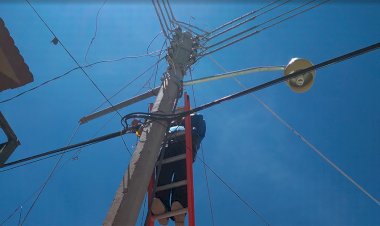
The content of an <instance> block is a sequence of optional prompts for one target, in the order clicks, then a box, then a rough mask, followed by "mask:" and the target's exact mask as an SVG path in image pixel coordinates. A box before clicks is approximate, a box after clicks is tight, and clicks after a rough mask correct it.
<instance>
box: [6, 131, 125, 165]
mask: <svg viewBox="0 0 380 226" xmlns="http://www.w3.org/2000/svg"><path fill="white" fill-rule="evenodd" d="M128 132H130V131H128V130H122V131H118V132H114V133H110V134H107V135H104V136H100V137H97V138H94V139H91V140H88V141H84V142H80V143H77V144H72V145H68V146H65V147H62V148H58V149H54V150H51V151H47V152H44V153H41V154H38V155H33V156H30V157H27V158H23V159H19V160H16V161H13V162H9V163H5V164H3V165H1V166H0V169H1V168H5V167H9V166H13V165H16V164H20V163H23V162H28V161H31V160H34V159H38V158H42V157H44V156H48V155H52V154H57V153H62V152H66V151H67V150H70V149H74V148H81V147H83V146H86V145H89V144H95V143H99V142H102V141H106V140H109V139H112V138H115V137H119V136H122V135H123V134H125V133H128Z"/></svg>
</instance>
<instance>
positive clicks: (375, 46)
mask: <svg viewBox="0 0 380 226" xmlns="http://www.w3.org/2000/svg"><path fill="white" fill-rule="evenodd" d="M378 48H380V42H378V43H375V44H373V45H370V46H367V47H364V48H361V49H358V50H355V51H352V52H349V53H346V54H344V55H341V56H338V57H335V58H332V59H329V60H326V61H323V62H321V63H319V64H316V65H314V66H311V67H308V68H305V69H302V70H299V71H296V72H292V73H291V74H289V75H286V76H283V77H279V78H277V79H274V80H271V81H269V82H266V83H262V84H260V85H257V86H254V87H252V88H248V89H245V90H243V91H240V92H237V93H234V94H231V95H228V96H225V97H223V98H220V99H218V100H215V101H212V102H209V103H206V104H204V105H202V106H199V107H196V108H194V109H191V110H189V111H186V112H181V113H177V114H159V113H146V112H135V113H130V114H127V115H125V116H124V117H123V118H122V125H124V126H125V127H128V123H127V120H128V119H130V118H144V119H153V120H173V119H176V118H182V117H184V116H186V115H189V114H192V113H194V112H197V111H201V110H204V109H207V108H210V107H213V106H215V105H217V104H220V103H223V102H225V101H230V100H232V99H235V98H238V97H241V96H244V95H247V94H249V93H253V92H257V91H259V90H262V89H264V88H268V87H270V86H273V85H276V84H278V83H281V82H284V81H288V80H290V79H292V78H295V77H297V76H300V75H302V74H305V73H308V72H310V71H312V70H317V69H321V68H323V67H326V66H329V65H332V64H336V63H339V62H342V61H345V60H348V59H351V58H354V57H357V56H360V55H363V54H365V53H368V52H371V51H374V50H376V49H378Z"/></svg>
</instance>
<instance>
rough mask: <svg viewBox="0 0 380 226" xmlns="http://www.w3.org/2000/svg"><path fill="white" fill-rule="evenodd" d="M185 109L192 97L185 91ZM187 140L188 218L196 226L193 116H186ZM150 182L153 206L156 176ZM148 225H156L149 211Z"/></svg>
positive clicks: (150, 201)
mask: <svg viewBox="0 0 380 226" xmlns="http://www.w3.org/2000/svg"><path fill="white" fill-rule="evenodd" d="M184 102H185V106H184V111H189V110H190V98H189V95H188V94H187V93H184ZM185 142H186V181H187V204H188V207H187V208H188V220H189V226H195V215H194V213H195V211H194V182H193V137H192V126H191V116H190V115H188V116H186V117H185ZM154 175H155V174H153V175H152V178H151V180H150V182H149V186H148V206H151V203H152V201H153V187H154V180H155V177H154ZM148 226H154V218H153V216H152V213H150V212H149V213H148Z"/></svg>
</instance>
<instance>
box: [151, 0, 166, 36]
mask: <svg viewBox="0 0 380 226" xmlns="http://www.w3.org/2000/svg"><path fill="white" fill-rule="evenodd" d="M152 3H153V6H154V10H155V12H156V15H157V17H158V21H159V22H160V26H161V30H162V32H163V33H164V36H165V37H166V38H167V39H170V38H169V36H168V34H167V32H166V29H165V27H164V25H163V23H162V20H161V16H160V14H159V12H158V9H157V5H156V3H155V0H152Z"/></svg>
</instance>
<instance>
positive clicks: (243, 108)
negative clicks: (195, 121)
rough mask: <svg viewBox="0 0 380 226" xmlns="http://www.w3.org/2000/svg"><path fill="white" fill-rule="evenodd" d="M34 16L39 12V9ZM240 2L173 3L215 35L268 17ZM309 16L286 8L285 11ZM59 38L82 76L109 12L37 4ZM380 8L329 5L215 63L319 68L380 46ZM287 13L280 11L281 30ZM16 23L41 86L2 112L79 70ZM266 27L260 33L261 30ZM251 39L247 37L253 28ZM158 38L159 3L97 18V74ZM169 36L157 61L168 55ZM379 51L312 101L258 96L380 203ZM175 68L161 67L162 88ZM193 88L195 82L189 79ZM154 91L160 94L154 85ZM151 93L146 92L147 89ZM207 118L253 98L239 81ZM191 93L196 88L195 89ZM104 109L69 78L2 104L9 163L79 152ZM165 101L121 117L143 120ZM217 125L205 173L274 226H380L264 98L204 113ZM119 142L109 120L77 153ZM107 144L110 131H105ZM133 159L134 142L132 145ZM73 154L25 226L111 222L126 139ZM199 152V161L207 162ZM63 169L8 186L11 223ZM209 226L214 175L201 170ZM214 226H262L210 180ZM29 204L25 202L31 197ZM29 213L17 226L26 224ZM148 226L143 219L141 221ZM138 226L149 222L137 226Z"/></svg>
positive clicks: (46, 166)
mask: <svg viewBox="0 0 380 226" xmlns="http://www.w3.org/2000/svg"><path fill="white" fill-rule="evenodd" d="M32 3H33V1H32ZM265 3H266V1H259V3H257V4H251V3H249V2H245V1H242V2H239V3H238V4H233V3H232V2H229V3H226V2H223V3H219V4H218V3H216V2H211V3H210V4H174V3H172V7H173V11H174V14H175V16H176V18H177V19H179V20H182V21H186V22H191V23H193V24H195V25H197V26H199V27H202V28H204V29H206V30H212V29H213V28H215V27H217V26H219V25H221V24H223V23H224V22H227V21H229V20H231V19H233V18H235V17H238V16H240V15H242V14H244V13H246V12H248V11H250V10H252V9H257V8H260V7H261V6H263V5H264V4H265ZM299 4H300V3H299V2H297V3H294V4H287V5H286V6H285V7H284V8H283V10H286V9H291V8H293V7H295V6H297V5H299ZM34 5H35V7H36V9H37V10H38V12H39V13H40V14H41V16H42V17H43V18H44V19H45V20H46V22H47V23H48V24H49V26H50V27H51V28H52V30H53V31H54V32H55V33H56V35H57V37H58V38H59V39H60V40H61V41H62V43H63V44H64V45H65V46H66V47H67V48H68V50H69V51H70V52H71V53H72V54H73V56H74V57H75V58H76V59H77V60H78V61H79V62H80V63H81V64H83V65H85V64H86V62H85V54H86V50H87V47H88V45H89V43H90V40H91V38H92V36H93V34H94V31H95V23H96V14H97V11H98V9H99V8H100V6H101V1H95V2H92V3H86V2H85V1H82V2H80V3H77V4H63V3H62V2H59V3H55V4H46V3H44V2H42V1H39V2H38V3H36V4H34ZM379 10H380V4H377V3H374V2H371V1H365V2H364V3H359V1H357V2H356V1H349V2H348V3H342V1H337V2H334V1H331V2H329V3H327V4H324V5H322V6H320V7H317V8H316V9H314V10H311V11H309V12H307V13H305V14H302V15H300V16H297V17H295V18H294V19H291V20H289V21H286V22H284V23H281V24H279V25H277V26H275V27H273V28H271V29H268V30H265V31H263V32H261V33H259V34H257V35H255V36H253V37H251V38H248V39H246V40H244V41H242V42H239V43H238V44H235V45H233V46H230V47H228V48H226V49H224V50H221V51H219V52H217V53H215V54H213V55H212V57H213V58H214V59H215V60H217V61H218V62H219V63H220V64H221V65H223V67H225V68H226V69H227V70H229V71H230V70H239V69H243V68H248V67H254V66H268V65H286V64H287V63H288V62H289V60H290V59H291V58H293V57H303V58H307V59H309V60H310V61H312V62H313V63H319V62H322V61H324V60H327V59H330V58H332V57H335V56H339V55H341V54H344V53H347V52H350V51H352V50H355V49H358V48H362V47H365V46H368V45H371V44H374V43H376V42H378V41H379V37H380V29H379V28H380V15H379ZM278 13H279V12H277V11H273V12H271V13H268V14H267V15H266V17H264V18H262V20H264V19H265V18H271V17H273V16H276V15H278ZM0 16H1V17H2V18H3V20H4V21H5V23H6V25H7V27H8V29H9V31H10V32H11V35H12V37H13V38H14V40H15V43H16V45H17V46H18V48H19V49H20V51H21V53H22V55H23V56H24V58H25V61H26V62H27V63H28V65H29V67H30V70H31V71H32V73H33V74H34V79H35V81H34V83H31V84H29V85H27V86H24V87H22V88H19V89H17V90H8V91H4V92H2V93H1V96H0V100H3V99H7V98H9V97H12V96H14V95H16V94H18V93H20V92H21V91H23V90H26V89H29V88H31V87H33V86H34V85H37V84H40V83H42V82H43V81H46V80H48V79H50V78H53V77H55V76H57V75H60V74H63V73H64V72H66V71H68V70H69V69H71V68H74V67H76V65H75V63H74V62H73V61H72V60H71V59H70V57H69V56H68V55H67V54H66V52H65V51H64V50H63V48H62V47H61V46H59V45H56V46H55V45H53V44H51V43H50V41H51V40H52V38H53V37H52V35H51V34H50V33H49V31H48V30H47V29H46V27H45V26H44V25H43V24H42V22H41V21H40V20H39V19H38V17H37V16H36V15H35V14H34V12H33V11H32V9H31V8H30V7H29V6H28V5H27V4H26V3H24V2H22V1H19V2H18V3H11V2H5V3H1V8H0ZM259 22H260V20H258V21H254V22H252V23H251V24H250V25H251V26H252V25H254V24H257V23H259ZM247 27H248V26H247ZM159 32H160V26H159V23H158V20H157V17H156V15H155V13H154V8H153V6H152V5H151V4H150V3H144V4H136V2H134V3H129V4H127V3H125V4H123V3H122V2H121V1H116V3H112V0H110V1H109V2H107V4H105V6H104V8H103V9H102V11H101V13H100V16H99V18H98V30H97V36H96V39H95V41H94V42H93V45H92V47H91V49H90V50H89V54H88V56H87V62H89V63H91V62H95V61H98V60H107V59H115V58H119V57H124V56H128V55H139V54H144V53H145V52H146V48H147V46H148V44H149V42H150V40H152V39H153V38H154V37H155V36H156V35H157V34H158V33H159ZM163 41H164V39H163V37H162V36H159V37H158V38H157V39H156V40H155V41H154V42H153V44H152V46H151V48H150V50H158V49H160V47H161V45H162V43H163ZM379 59H380V52H379V51H375V52H371V53H369V54H366V55H363V56H360V57H358V58H355V59H351V60H349V61H346V62H343V63H339V64H336V65H332V66H329V67H327V68H324V69H321V70H319V71H317V76H316V81H315V83H314V85H313V87H312V88H311V90H310V91H309V92H307V93H304V94H295V93H293V92H291V91H290V89H289V88H288V86H287V85H285V84H279V85H276V86H273V87H270V88H268V89H265V90H262V91H260V92H258V93H257V94H256V95H257V96H258V97H259V98H261V99H262V100H263V101H264V102H265V103H266V104H268V105H269V106H270V107H271V108H272V109H273V110H274V111H275V112H277V113H278V114H279V115H280V116H281V117H282V118H283V119H284V120H285V121H287V122H288V123H289V124H290V125H292V126H293V127H294V128H295V129H296V130H297V131H299V132H300V133H301V134H302V135H303V136H304V137H306V138H307V139H308V140H309V141H310V142H311V143H312V144H314V145H315V146H316V147H317V148H318V149H319V150H321V151H322V152H323V153H324V154H325V155H326V156H327V157H328V158H329V159H331V160H332V161H333V162H335V163H336V164H337V165H338V166H339V167H340V168H341V169H343V170H344V171H345V172H346V173H347V174H348V175H350V176H351V177H352V178H353V179H354V180H355V181H357V182H358V183H359V184H360V185H361V186H363V187H364V188H365V189H366V190H367V191H368V192H369V193H371V194H372V195H373V196H374V197H376V198H378V199H379V198H380V181H379V176H378V175H380V165H379V162H380V152H379V150H380V139H379V134H380V102H379V101H378V98H379V94H380V93H379V89H377V87H378V86H379V85H380V78H379V76H378V74H379V71H380V62H379ZM156 60H157V58H154V57H144V58H139V59H129V60H123V61H118V62H113V63H104V64H98V65H96V66H93V67H90V68H87V69H86V71H87V72H88V73H89V75H90V76H91V78H92V79H93V80H94V81H95V82H96V84H97V85H98V86H99V87H100V89H101V90H102V91H103V92H104V93H105V95H106V96H108V97H110V96H112V95H113V94H114V93H115V92H116V91H117V90H118V89H120V88H121V87H122V86H123V85H125V84H127V83H128V82H129V81H130V80H132V79H133V78H134V77H135V76H137V75H138V74H140V73H141V72H142V71H144V70H145V69H146V68H147V67H148V66H150V65H151V64H153V63H154V62H155V61H156ZM165 69H166V63H165V62H163V63H162V64H160V67H159V73H158V77H159V76H161V75H162V73H163V72H164V71H165ZM221 72H222V71H221V69H220V68H218V67H217V66H216V65H215V64H214V63H213V62H212V61H211V60H210V59H209V58H208V57H204V58H202V59H201V60H200V61H199V62H198V63H197V64H196V65H195V66H194V67H193V71H192V75H193V77H194V78H199V77H203V76H209V75H214V74H218V73H221ZM151 75H152V72H149V73H147V74H146V75H145V76H143V77H142V78H140V79H139V80H137V81H136V82H135V83H133V85H131V86H129V87H128V88H127V89H125V90H124V91H123V92H121V93H120V94H119V95H117V96H116V97H115V98H112V99H111V102H112V103H114V104H115V103H118V102H120V101H122V100H125V99H127V98H130V97H132V96H134V95H136V93H138V92H142V91H146V90H148V89H149V88H148V87H147V86H145V87H144V84H145V83H146V82H147V80H149V77H150V76H151ZM278 76H281V73H261V74H254V75H251V76H242V77H241V78H239V80H240V81H241V82H242V83H244V84H245V85H246V86H253V85H257V84H259V83H261V82H264V81H268V80H270V79H274V78H276V77H278ZM188 79H189V76H186V77H185V80H188ZM150 85H153V81H151V84H150ZM142 87H143V89H142ZM194 89H195V96H196V102H197V104H198V105H200V104H203V103H206V102H208V101H212V100H214V99H217V98H220V97H223V96H225V95H228V94H231V93H233V92H237V91H239V90H241V87H240V86H239V85H238V84H236V83H235V82H234V80H231V79H227V80H220V81H216V82H210V83H207V84H200V85H197V86H195V87H194ZM187 91H189V92H190V93H191V89H189V88H187ZM103 101H104V98H103V97H102V96H101V95H100V93H99V92H98V91H97V90H96V89H95V88H94V87H93V86H92V84H91V83H90V82H89V80H88V79H87V78H86V77H85V75H84V74H83V73H82V72H81V71H79V70H77V71H74V72H72V73H70V74H69V75H67V76H66V77H64V78H62V79H60V80H57V81H55V82H52V83H50V84H49V85H47V86H44V87H42V88H40V89H38V90H35V91H33V92H30V93H28V94H26V95H23V96H21V97H19V98H17V99H15V100H13V101H11V102H7V103H2V104H0V105H1V106H0V109H1V111H2V113H3V114H4V115H5V117H6V118H7V120H8V121H9V123H10V124H11V126H12V128H13V129H14V131H15V133H16V134H17V136H18V138H19V139H20V141H21V143H22V145H21V146H19V147H18V148H17V150H16V151H15V152H14V154H13V156H12V158H11V159H10V160H16V159H19V158H23V157H27V156H30V155H34V154H38V153H41V152H43V151H47V150H50V149H54V148H57V147H61V146H64V145H65V144H67V142H68V140H69V137H70V136H71V134H72V133H73V130H74V129H75V128H76V127H77V124H78V120H79V119H80V118H81V117H83V116H84V115H87V114H89V113H91V112H92V111H93V110H94V109H95V108H97V107H98V106H99V105H100V104H101V103H102V102H103ZM152 101H153V99H150V100H147V101H144V102H142V103H139V104H136V105H133V106H130V107H128V108H126V109H123V110H121V111H120V112H121V113H122V114H127V113H131V112H135V111H145V110H146V109H147V105H148V103H149V102H152ZM202 114H203V115H204V117H205V119H206V121H207V134H206V138H205V139H204V141H203V149H204V155H205V161H206V163H207V164H208V165H209V166H210V167H211V168H212V169H213V170H214V171H215V172H217V173H218V174H219V175H220V176H221V177H222V178H223V179H224V180H225V181H226V182H227V183H228V184H229V185H230V186H231V187H232V188H233V189H234V190H236V191H237V192H238V193H239V194H240V195H241V197H243V198H244V199H245V200H246V201H247V202H248V203H250V204H251V205H252V206H253V207H254V208H255V209H256V210H257V211H259V212H260V213H261V214H262V215H263V216H264V217H265V219H266V220H267V221H268V222H269V223H270V224H271V225H380V208H379V206H378V205H376V204H375V203H374V202H373V201H371V200H370V199H369V198H368V197H367V196H365V195H364V194H363V193H362V192H360V191H359V190H358V189H357V188H356V187H355V186H353V185H352V184H351V183H350V182H349V181H348V180H346V179H345V178H344V177H343V176H342V175H340V174H339V173H337V172H336V170H334V169H333V168H332V167H330V166H329V165H328V164H326V162H324V161H323V160H322V159H321V158H319V157H318V156H317V155H316V154H315V153H314V152H313V151H312V150H311V149H310V148H309V147H308V146H307V145H305V143H303V142H302V141H301V140H300V139H299V138H298V137H297V136H295V135H294V134H293V133H292V132H291V131H289V129H287V128H286V127H285V126H283V125H282V124H281V123H280V122H279V121H278V120H277V119H276V118H274V117H273V115H271V114H270V113H269V112H268V111H267V110H266V109H265V108H263V106H262V105H260V104H259V103H258V102H257V101H256V100H255V99H254V98H253V97H252V96H245V97H242V98H239V99H236V100H234V101H231V102H228V103H224V104H222V105H218V106H216V107H213V108H211V109H207V110H205V111H203V112H202ZM119 129H121V125H120V119H119V117H118V116H112V115H110V116H107V117H104V118H101V119H98V120H96V121H93V122H90V123H88V124H85V125H83V126H81V127H80V128H79V130H78V133H77V135H76V136H75V137H74V138H73V142H79V141H82V140H85V139H89V138H91V137H93V136H94V134H96V133H97V134H98V135H102V134H106V133H109V132H113V131H116V130H119ZM99 131H100V132H99ZM126 140H127V144H128V146H129V148H130V149H133V145H134V144H135V142H136V137H134V136H132V135H131V136H127V137H126ZM72 155H73V154H72V153H71V154H68V155H65V156H64V158H65V160H64V161H63V162H64V163H65V164H64V166H63V167H60V169H59V170H58V171H57V173H56V174H55V176H54V177H53V179H52V180H51V181H50V183H49V184H48V186H47V188H46V190H45V191H44V193H42V195H41V197H40V199H39V200H38V202H37V203H36V205H35V207H34V208H33V210H32V212H31V213H30V215H29V216H28V218H27V220H26V221H25V225H63V226H65V225H100V224H101V223H102V221H103V219H104V217H105V215H106V212H107V211H108V208H109V206H110V204H111V201H112V198H113V196H114V194H115V192H116V189H117V187H118V185H119V182H120V180H121V177H122V175H123V172H124V170H125V169H126V167H127V165H128V162H129V159H130V156H129V154H128V152H127V151H126V150H125V147H124V145H123V143H122V141H121V139H120V138H116V139H114V140H110V141H107V142H104V143H101V144H97V145H94V146H91V147H89V148H86V149H83V151H82V152H81V153H80V155H79V158H78V160H76V161H71V160H70V158H71V157H72ZM198 156H201V155H200V152H199V155H198ZM56 161H57V158H51V159H49V160H44V161H41V162H38V163H36V164H31V165H27V166H24V167H20V168H17V169H14V170H11V171H7V172H2V173H0V200H1V202H0V220H1V221H2V220H4V219H5V218H6V217H7V216H9V214H11V213H12V212H13V211H14V210H15V209H16V208H17V207H18V206H20V205H21V204H22V205H23V212H22V216H24V215H25V212H26V210H27V209H28V208H29V207H30V205H31V203H32V202H31V200H33V198H34V197H35V196H33V194H34V192H35V191H36V190H37V189H38V188H39V187H40V186H41V184H42V183H43V182H44V181H45V179H46V178H47V176H48V175H49V172H50V170H51V169H52V167H53V166H54V164H55V163H56ZM194 169H195V172H194V179H195V199H196V200H195V202H196V206H195V209H196V222H197V225H211V215H210V210H209V203H208V195H207V190H206V186H205V184H206V183H205V177H204V169H203V166H202V164H201V162H200V161H196V163H195V164H194ZM207 175H208V180H209V185H210V190H211V200H212V206H213V212H214V219H215V225H263V223H262V222H261V221H260V219H259V218H258V217H257V216H256V215H254V214H253V213H252V212H251V211H250V210H249V209H248V208H247V207H246V206H244V204H242V203H241V202H240V201H239V200H238V199H237V198H236V196H234V194H232V193H231V192H230V191H229V190H228V189H227V188H226V187H225V186H224V185H223V184H222V183H221V182H220V181H219V180H218V179H217V178H216V177H215V176H214V175H213V174H212V173H211V172H210V171H207ZM30 197H32V199H30V200H29V201H27V202H25V200H27V199H28V198H30ZM18 216H19V213H17V214H15V216H14V217H12V218H11V219H10V220H9V221H8V222H7V223H6V224H5V225H17V222H18ZM139 219H140V220H141V217H140V218H139ZM138 223H139V225H140V222H138Z"/></svg>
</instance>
